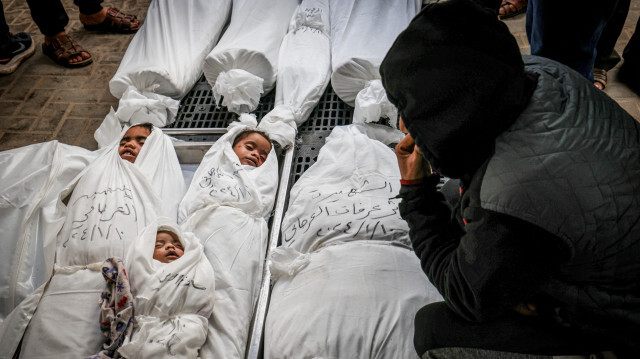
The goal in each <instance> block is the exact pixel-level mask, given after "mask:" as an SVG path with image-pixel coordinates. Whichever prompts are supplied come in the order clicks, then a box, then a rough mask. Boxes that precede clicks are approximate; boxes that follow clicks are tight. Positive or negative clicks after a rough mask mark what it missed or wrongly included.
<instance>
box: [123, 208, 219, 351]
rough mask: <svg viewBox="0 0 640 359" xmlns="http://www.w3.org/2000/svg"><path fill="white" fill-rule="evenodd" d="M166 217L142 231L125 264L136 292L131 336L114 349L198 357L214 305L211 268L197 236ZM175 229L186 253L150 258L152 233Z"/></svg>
mask: <svg viewBox="0 0 640 359" xmlns="http://www.w3.org/2000/svg"><path fill="white" fill-rule="evenodd" d="M172 222H175V221H171V220H169V219H167V218H159V219H158V220H157V221H156V222H153V223H151V224H150V225H149V226H148V227H147V228H145V229H144V231H142V233H140V235H139V236H138V238H136V240H135V242H134V243H133V245H132V246H131V247H130V248H129V251H128V253H127V256H126V258H125V261H124V262H125V267H126V268H127V274H128V276H129V281H130V284H131V292H132V294H133V296H134V313H135V321H134V323H135V324H134V328H133V333H132V334H131V337H129V338H127V339H125V341H124V343H123V345H122V346H121V347H120V349H118V353H120V355H122V356H123V357H124V358H136V359H143V358H173V357H178V358H185V359H186V358H194V359H195V358H197V357H198V351H199V349H200V347H201V346H202V345H203V344H204V342H205V338H206V335H207V323H208V319H209V317H210V316H211V313H212V311H213V305H214V272H213V269H212V268H211V264H209V261H208V260H207V258H206V257H205V255H204V252H203V250H202V245H201V244H200V242H199V240H198V239H197V238H196V237H195V236H194V235H193V234H192V233H189V232H183V231H181V230H180V228H179V227H178V226H177V225H175V224H173V223H172ZM160 231H168V232H172V233H175V234H176V235H177V237H178V239H179V240H180V242H181V243H182V245H183V247H184V254H183V255H182V256H181V257H179V258H178V259H175V260H173V261H172V262H170V263H162V262H160V261H158V260H155V259H153V254H154V246H155V244H156V234H157V233H158V232H160Z"/></svg>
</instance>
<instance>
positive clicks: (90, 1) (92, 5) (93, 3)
mask: <svg viewBox="0 0 640 359" xmlns="http://www.w3.org/2000/svg"><path fill="white" fill-rule="evenodd" d="M73 3H74V4H76V6H77V7H78V9H79V10H80V13H81V14H84V15H91V14H95V13H97V12H99V11H100V10H102V5H100V4H101V3H102V0H73Z"/></svg>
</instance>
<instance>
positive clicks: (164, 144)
mask: <svg viewBox="0 0 640 359" xmlns="http://www.w3.org/2000/svg"><path fill="white" fill-rule="evenodd" d="M127 130H128V128H124V129H123V130H122V132H121V134H120V136H121V137H122V136H124V134H125V133H127ZM119 140H120V139H119V138H118V139H117V140H115V141H114V142H113V143H112V144H111V145H110V146H109V148H108V149H106V150H104V151H102V153H101V155H100V156H99V157H98V158H97V159H96V160H95V161H94V162H93V163H92V164H91V165H90V166H88V167H87V168H86V169H85V170H84V171H83V172H82V173H80V174H79V175H78V177H77V178H76V180H75V181H74V182H73V183H72V184H71V185H69V186H68V187H67V188H66V189H65V190H64V191H63V192H62V195H61V196H62V197H64V196H66V195H67V194H69V193H71V191H73V192H72V193H71V196H70V198H69V201H68V205H67V207H66V208H64V206H63V205H62V203H59V204H58V205H59V207H60V208H59V209H60V210H62V211H65V212H66V218H65V221H64V224H63V226H62V229H61V230H60V232H59V233H58V236H57V239H56V254H55V264H54V268H53V275H52V276H51V278H50V279H49V281H48V282H47V283H46V285H43V286H41V287H40V288H39V289H38V290H37V291H35V292H34V293H33V294H32V295H31V296H29V297H27V298H26V299H25V300H24V301H23V303H21V304H20V305H19V306H18V307H17V308H16V309H15V310H14V311H13V312H12V313H11V315H10V316H9V317H8V318H7V320H6V321H5V322H4V323H3V326H2V328H0V334H2V339H0V352H3V353H8V355H11V354H12V353H13V352H14V351H15V349H16V348H17V343H18V342H19V341H20V337H21V336H22V333H23V331H24V339H23V343H22V349H21V357H25V358H33V357H38V358H79V357H86V356H89V355H92V354H95V353H96V352H97V351H98V349H99V348H100V344H101V342H102V335H101V333H100V328H99V326H98V325H96V320H95V318H97V316H98V313H99V308H98V306H97V301H98V299H99V297H100V293H101V292H102V288H103V287H104V280H103V278H102V274H101V273H100V268H101V266H102V264H101V263H102V262H103V261H104V260H105V258H108V257H121V258H122V257H124V255H125V253H126V252H127V249H128V246H129V244H130V243H131V241H133V240H134V239H135V238H136V237H137V235H138V233H139V232H140V231H141V230H142V229H143V228H144V227H145V226H146V225H147V224H149V223H151V222H152V221H154V220H155V219H156V218H157V217H158V216H159V215H165V216H170V217H171V218H176V215H177V206H178V203H179V198H180V197H181V195H182V193H184V179H183V177H182V173H181V171H180V165H179V163H178V159H177V156H176V154H175V151H174V149H173V144H172V143H171V140H170V139H169V138H168V137H167V136H165V135H164V134H163V133H162V131H161V130H160V129H158V128H153V131H152V132H151V133H150V134H149V136H148V137H147V138H146V142H144V145H143V146H142V147H141V148H140V151H139V153H137V157H136V159H135V163H131V162H128V161H126V160H123V159H122V158H121V157H120V154H119V152H118V150H119ZM34 311H35V312H34ZM27 325H28V327H27ZM25 327H26V331H25ZM61 328H62V330H61Z"/></svg>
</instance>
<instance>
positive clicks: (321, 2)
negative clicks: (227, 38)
mask: <svg viewBox="0 0 640 359" xmlns="http://www.w3.org/2000/svg"><path fill="white" fill-rule="evenodd" d="M330 51H331V50H330V44H329V0H303V1H302V4H300V6H299V7H298V10H297V11H296V12H295V13H294V16H293V18H292V20H291V23H290V24H289V32H288V33H287V35H285V37H284V40H283V41H282V45H281V47H280V55H279V58H278V76H277V78H278V81H277V85H276V101H275V104H276V106H275V108H274V109H273V110H272V111H271V112H269V113H268V114H267V115H266V116H265V117H263V118H262V120H261V121H260V125H259V127H260V128H261V129H263V130H265V131H267V132H268V133H269V135H270V136H271V138H272V139H273V140H274V141H277V142H278V143H280V145H282V146H283V147H286V146H291V145H293V141H294V140H295V136H296V133H297V126H299V125H301V124H302V123H303V122H304V121H306V120H307V118H308V117H309V115H310V114H311V111H312V110H313V108H314V107H315V105H316V104H317V103H318V101H319V100H320V97H322V94H323V93H324V90H325V89H326V87H327V85H328V84H329V78H330V76H331V53H330Z"/></svg>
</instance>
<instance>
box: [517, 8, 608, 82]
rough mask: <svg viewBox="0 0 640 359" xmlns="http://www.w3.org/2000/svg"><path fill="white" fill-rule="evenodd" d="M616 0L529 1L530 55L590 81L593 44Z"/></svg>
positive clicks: (527, 21) (591, 78)
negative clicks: (558, 63)
mask: <svg viewBox="0 0 640 359" xmlns="http://www.w3.org/2000/svg"><path fill="white" fill-rule="evenodd" d="M616 3H617V0H591V1H583V0H562V1H558V0H529V3H528V6H527V20H526V28H527V38H528V40H529V45H530V46H531V54H532V55H538V56H544V57H547V58H550V59H552V60H556V61H558V62H560V63H563V64H565V65H567V66H569V67H570V68H572V69H574V70H576V71H578V72H579V73H580V74H582V75H583V76H584V77H586V78H587V79H589V81H591V82H593V71H592V69H593V64H594V63H595V58H596V46H597V44H598V40H599V39H600V35H601V34H602V30H603V28H604V26H605V24H606V23H607V21H608V20H609V19H610V18H611V16H612V15H613V13H614V10H615V8H616Z"/></svg>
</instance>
